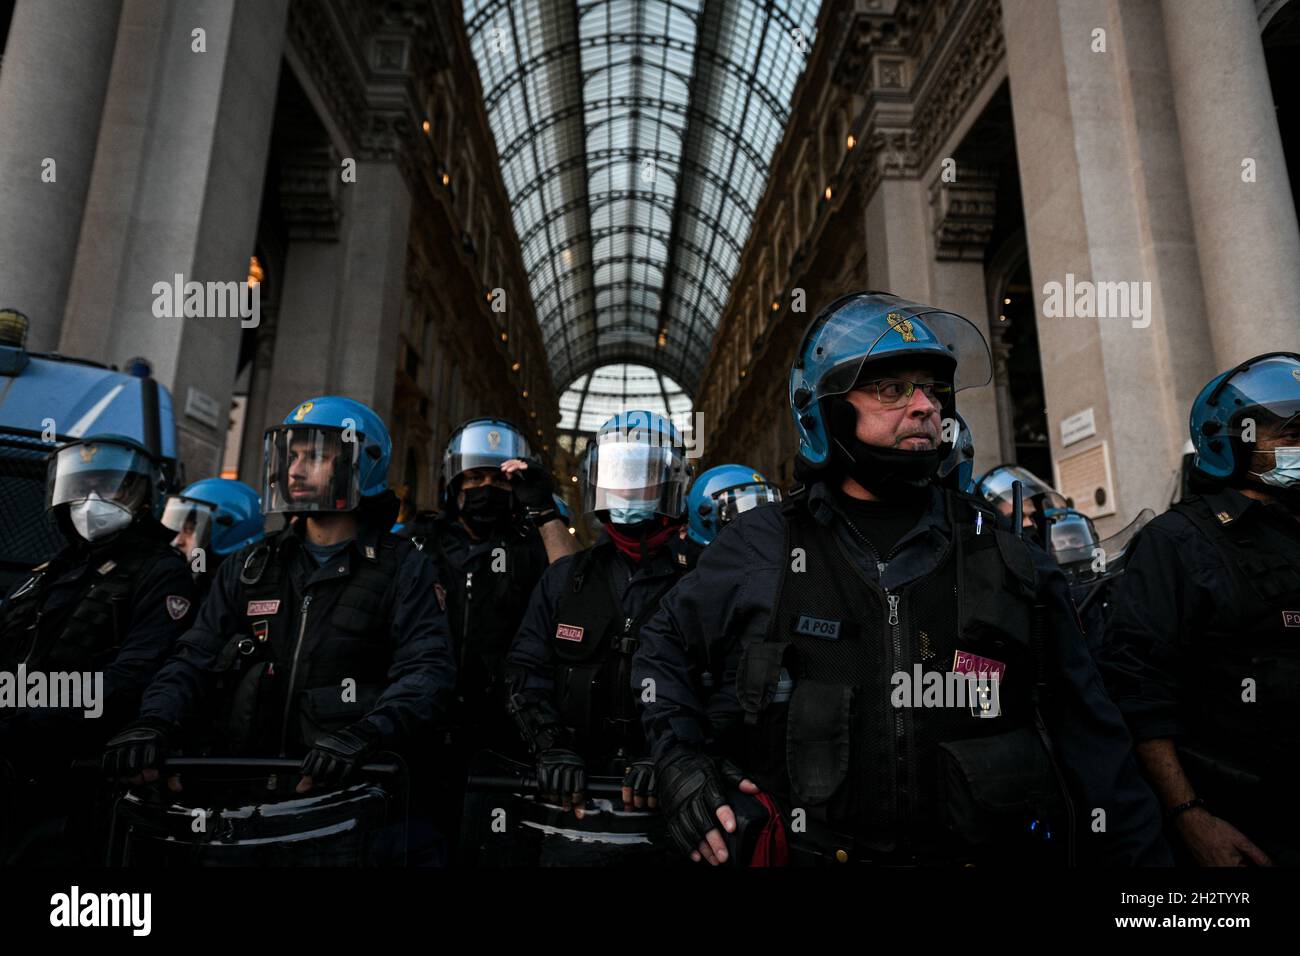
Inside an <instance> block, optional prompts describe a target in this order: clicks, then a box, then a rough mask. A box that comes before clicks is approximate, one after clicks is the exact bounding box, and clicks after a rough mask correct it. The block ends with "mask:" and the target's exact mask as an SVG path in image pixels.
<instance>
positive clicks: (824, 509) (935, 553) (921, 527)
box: [808, 482, 952, 588]
mask: <svg viewBox="0 0 1300 956" xmlns="http://www.w3.org/2000/svg"><path fill="white" fill-rule="evenodd" d="M808 510H809V512H810V513H811V514H812V515H813V517H814V519H815V520H817V521H818V522H820V523H822V524H824V525H827V526H831V527H835V528H836V529H837V530H838V533H839V535H840V537H841V538H842V540H843V541H845V542H846V543H847V544H848V545H849V546H850V547H851V548H852V549H853V551H854V552H856V553H858V554H859V555H860V556H861V561H862V567H863V569H864V570H866V572H867V573H868V574H869V575H871V576H872V577H876V576H877V575H878V569H877V568H876V565H875V562H873V561H871V560H870V556H869V555H870V552H869V550H868V548H867V545H866V542H864V541H862V540H861V539H860V538H859V537H858V535H857V534H856V533H855V532H854V531H852V530H851V529H850V528H849V527H848V524H847V523H846V522H845V521H844V515H843V512H842V511H841V510H840V507H839V504H838V502H837V501H836V495H835V492H833V491H832V490H831V489H830V488H829V487H828V486H827V485H826V484H825V483H823V482H818V483H816V484H814V485H812V486H810V487H809V489H808ZM951 540H952V524H951V522H950V521H949V518H948V507H947V502H946V498H945V495H944V492H943V489H942V488H940V487H939V486H938V485H936V484H933V483H932V484H931V485H930V505H929V508H927V509H926V511H925V512H924V513H923V514H922V515H921V520H919V521H918V522H917V523H916V524H915V525H913V527H912V529H911V530H910V531H908V532H907V533H906V534H904V535H903V537H901V538H899V539H898V543H897V544H895V545H894V547H893V549H892V550H891V551H890V555H891V556H890V557H889V561H888V564H889V570H888V572H887V574H886V578H887V580H886V581H885V582H882V583H884V584H887V585H888V586H889V587H891V588H897V587H901V586H902V585H903V584H906V583H908V582H910V581H912V580H914V579H916V578H919V577H922V576H924V575H925V574H926V573H928V572H929V571H930V570H932V569H933V568H934V567H935V566H936V565H937V563H938V561H939V558H940V557H941V556H942V555H943V553H944V552H945V551H946V550H947V548H948V544H949V542H950V541H951ZM877 557H878V559H879V560H881V561H884V560H885V558H886V555H883V554H882V555H878V556H877Z"/></svg>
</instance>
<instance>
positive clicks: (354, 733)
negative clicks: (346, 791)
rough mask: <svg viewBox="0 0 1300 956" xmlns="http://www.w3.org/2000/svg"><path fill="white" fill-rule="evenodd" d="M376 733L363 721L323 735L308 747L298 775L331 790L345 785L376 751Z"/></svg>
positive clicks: (377, 745)
mask: <svg viewBox="0 0 1300 956" xmlns="http://www.w3.org/2000/svg"><path fill="white" fill-rule="evenodd" d="M379 737H380V735H379V731H378V730H376V729H375V728H374V727H373V726H372V725H371V724H368V723H366V722H365V721H360V722H358V723H355V724H352V725H351V726H349V727H344V728H343V729H342V730H339V731H336V732H335V733H332V734H326V735H325V736H324V737H321V738H320V739H319V740H317V741H316V742H315V743H314V744H312V745H311V751H310V752H309V753H308V754H307V756H306V757H304V758H303V761H302V769H301V773H302V775H303V776H304V777H311V779H312V783H315V784H325V785H327V786H332V785H335V784H338V785H342V784H345V783H347V782H348V781H349V780H350V779H351V778H352V776H353V774H355V773H356V772H357V768H358V767H360V766H361V765H362V764H363V763H365V762H366V759H367V758H368V757H369V756H370V755H371V754H373V753H374V752H375V751H376V750H378V749H379Z"/></svg>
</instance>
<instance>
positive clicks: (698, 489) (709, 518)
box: [686, 465, 781, 567]
mask: <svg viewBox="0 0 1300 956" xmlns="http://www.w3.org/2000/svg"><path fill="white" fill-rule="evenodd" d="M780 500H781V489H779V488H777V487H776V486H775V485H773V484H770V483H769V482H768V480H767V479H766V478H764V477H763V476H762V475H760V474H759V473H758V472H757V471H755V470H754V469H753V468H750V467H749V466H748V465H718V466H717V467H715V468H710V469H709V470H708V471H706V472H704V473H703V474H701V475H700V476H699V477H698V478H696V479H695V480H694V481H692V482H691V487H690V492H689V493H688V494H687V496H686V540H687V542H688V545H687V547H688V549H689V551H688V553H689V561H688V564H689V566H690V567H694V566H695V562H696V560H698V558H699V555H700V552H701V551H703V550H704V549H705V548H706V547H708V545H709V543H710V542H711V541H712V540H713V539H714V538H716V537H717V536H718V532H719V531H720V530H721V529H722V526H723V525H725V524H727V523H728V522H730V521H731V520H733V519H734V518H735V517H736V515H738V514H740V513H741V512H742V511H748V510H749V509H750V508H757V507H758V506H759V505H765V504H767V503H769V502H772V501H780Z"/></svg>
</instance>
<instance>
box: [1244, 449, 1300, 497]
mask: <svg viewBox="0 0 1300 956" xmlns="http://www.w3.org/2000/svg"><path fill="white" fill-rule="evenodd" d="M1252 474H1254V475H1255V477H1257V478H1258V479H1259V480H1260V481H1262V482H1264V484H1266V485H1272V486H1273V487H1274V488H1295V487H1297V486H1300V446H1297V447H1293V448H1274V449H1273V467H1272V468H1270V469H1269V470H1268V471H1264V472H1252Z"/></svg>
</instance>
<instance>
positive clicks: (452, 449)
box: [442, 421, 532, 488]
mask: <svg viewBox="0 0 1300 956" xmlns="http://www.w3.org/2000/svg"><path fill="white" fill-rule="evenodd" d="M531 456H532V450H531V449H530V448H529V446H528V441H527V440H526V439H525V438H524V436H523V435H521V434H519V432H517V431H516V430H515V429H513V428H511V427H510V426H509V425H506V424H505V423H503V422H495V421H488V422H470V423H468V424H467V425H464V426H462V427H461V428H459V429H457V431H456V432H455V433H454V434H453V435H452V436H451V440H450V441H448V442H447V450H446V452H444V453H443V456H442V479H443V482H444V483H445V485H446V487H447V488H450V487H451V483H452V482H453V481H455V480H456V479H457V478H459V477H460V476H461V475H463V474H464V473H465V472H467V471H469V470H470V469H471V468H500V467H501V465H502V464H504V463H505V462H507V461H509V460H510V459H511V458H523V459H527V458H530V457H531Z"/></svg>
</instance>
